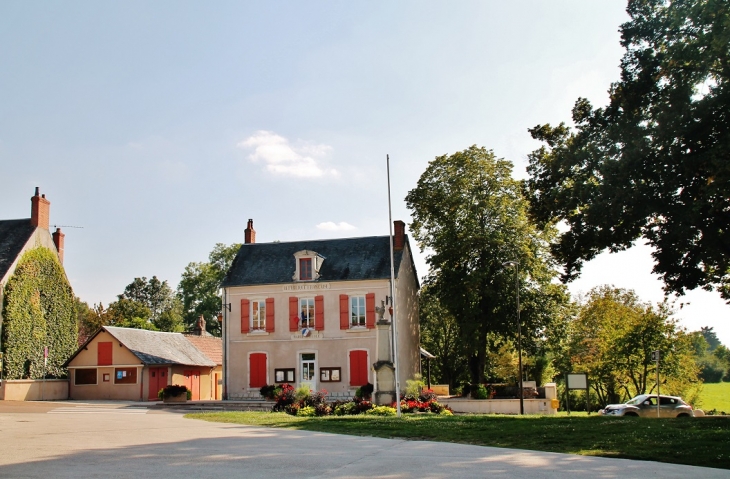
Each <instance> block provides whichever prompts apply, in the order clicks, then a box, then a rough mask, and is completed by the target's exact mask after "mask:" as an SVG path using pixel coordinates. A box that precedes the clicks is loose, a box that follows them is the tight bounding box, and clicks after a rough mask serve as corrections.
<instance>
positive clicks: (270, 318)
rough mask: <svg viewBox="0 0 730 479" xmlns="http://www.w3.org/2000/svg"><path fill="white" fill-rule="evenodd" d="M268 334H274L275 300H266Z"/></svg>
mask: <svg viewBox="0 0 730 479" xmlns="http://www.w3.org/2000/svg"><path fill="white" fill-rule="evenodd" d="M266 332H268V333H273V332H274V298H267V299H266Z"/></svg>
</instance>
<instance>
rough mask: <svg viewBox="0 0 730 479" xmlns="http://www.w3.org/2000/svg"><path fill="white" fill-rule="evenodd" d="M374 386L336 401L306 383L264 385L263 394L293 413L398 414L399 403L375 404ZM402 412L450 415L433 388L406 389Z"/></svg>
mask: <svg viewBox="0 0 730 479" xmlns="http://www.w3.org/2000/svg"><path fill="white" fill-rule="evenodd" d="M372 391H373V388H372V385H371V384H366V385H364V386H362V387H360V388H359V389H358V390H357V393H356V396H355V397H354V398H353V399H352V400H349V401H334V402H333V403H331V404H328V403H327V401H326V399H327V391H326V390H322V391H310V390H309V388H308V387H307V386H302V387H300V388H298V389H295V388H294V386H292V385H291V384H282V385H281V386H264V387H262V388H261V394H262V395H263V396H264V397H266V398H267V399H273V400H274V401H276V403H275V404H274V406H273V408H272V410H273V411H275V412H276V411H283V412H286V413H287V414H291V415H293V416H329V415H335V416H350V415H357V414H367V415H376V416H393V415H395V414H396V406H397V405H396V403H395V402H394V403H392V404H391V405H390V406H376V405H375V404H373V403H372V401H370V394H372ZM400 406H401V412H403V413H433V414H441V415H449V416H450V415H451V414H452V411H451V409H450V408H449V407H448V406H445V405H443V404H440V403H439V402H438V401H437V400H436V395H435V394H434V393H433V391H431V390H425V391H423V392H421V393H419V394H413V393H411V394H409V393H406V394H404V395H402V396H401V402H400Z"/></svg>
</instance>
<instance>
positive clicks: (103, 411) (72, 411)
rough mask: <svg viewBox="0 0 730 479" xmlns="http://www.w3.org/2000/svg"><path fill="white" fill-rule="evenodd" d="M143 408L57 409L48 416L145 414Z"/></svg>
mask: <svg viewBox="0 0 730 479" xmlns="http://www.w3.org/2000/svg"><path fill="white" fill-rule="evenodd" d="M147 411H149V409H147V408H145V407H120V408H112V407H93V406H91V407H84V406H78V407H59V408H56V409H52V410H50V411H48V414H147Z"/></svg>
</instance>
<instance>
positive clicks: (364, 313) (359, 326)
mask: <svg viewBox="0 0 730 479" xmlns="http://www.w3.org/2000/svg"><path fill="white" fill-rule="evenodd" d="M353 300H358V302H360V301H359V300H362V324H359V323H358V324H355V323H354V322H353V319H354V318H353V316H354V314H353V313H354V311H353V304H352V302H353ZM349 301H350V311H349V323H350V329H362V328H366V327H367V326H366V324H367V309H366V308H367V306H366V303H365V295H364V294H351V295H350V298H349ZM359 308H360V305H358V309H359Z"/></svg>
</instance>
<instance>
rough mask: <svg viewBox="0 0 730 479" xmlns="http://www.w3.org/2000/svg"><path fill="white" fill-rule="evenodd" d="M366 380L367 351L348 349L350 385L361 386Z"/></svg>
mask: <svg viewBox="0 0 730 479" xmlns="http://www.w3.org/2000/svg"><path fill="white" fill-rule="evenodd" d="M367 382H368V352H367V351H363V350H358V351H350V386H362V385H363V384H367Z"/></svg>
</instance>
